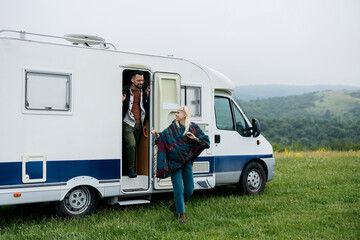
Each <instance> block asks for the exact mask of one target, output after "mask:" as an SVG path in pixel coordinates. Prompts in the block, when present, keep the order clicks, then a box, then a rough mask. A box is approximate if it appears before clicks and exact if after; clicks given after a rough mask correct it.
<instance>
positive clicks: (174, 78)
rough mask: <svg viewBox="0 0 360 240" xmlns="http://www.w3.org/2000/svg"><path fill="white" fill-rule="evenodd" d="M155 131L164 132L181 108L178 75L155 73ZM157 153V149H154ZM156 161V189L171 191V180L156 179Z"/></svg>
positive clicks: (154, 161)
mask: <svg viewBox="0 0 360 240" xmlns="http://www.w3.org/2000/svg"><path fill="white" fill-rule="evenodd" d="M153 79H154V87H153V88H154V95H153V96H154V115H153V117H154V118H153V119H154V129H156V130H157V131H158V132H162V131H163V130H164V129H165V128H167V127H168V126H169V125H170V124H171V123H172V121H173V120H174V119H175V113H176V111H177V109H178V108H179V107H180V82H181V78H180V75H179V74H176V73H159V72H157V73H154V78H153ZM154 152H155V149H154ZM156 160H157V156H156V155H155V156H154V159H153V166H154V167H153V169H154V171H153V175H154V188H155V189H171V188H172V184H171V179H170V177H169V178H165V179H159V178H156V167H157V166H156Z"/></svg>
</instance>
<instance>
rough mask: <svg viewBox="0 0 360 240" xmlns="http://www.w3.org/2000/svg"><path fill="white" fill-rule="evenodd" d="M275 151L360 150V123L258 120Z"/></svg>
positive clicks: (323, 120)
mask: <svg viewBox="0 0 360 240" xmlns="http://www.w3.org/2000/svg"><path fill="white" fill-rule="evenodd" d="M259 120H260V124H261V130H262V134H263V135H264V137H266V138H267V139H268V140H269V141H270V143H271V144H272V146H273V148H274V151H278V152H281V151H284V150H285V148H287V149H288V150H293V151H304V150H318V149H322V148H324V149H327V150H337V151H358V150H360V120H347V121H343V120H338V119H330V120H326V119H312V118H303V119H259Z"/></svg>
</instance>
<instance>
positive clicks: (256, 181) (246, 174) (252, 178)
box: [239, 162, 266, 195]
mask: <svg viewBox="0 0 360 240" xmlns="http://www.w3.org/2000/svg"><path fill="white" fill-rule="evenodd" d="M265 184H266V174H265V170H264V168H263V166H261V164H260V163H258V162H251V163H249V164H248V165H247V166H246V167H245V168H244V170H243V172H242V173H241V177H240V181H239V190H240V193H242V194H246V195H255V194H259V193H262V192H264V189H265Z"/></svg>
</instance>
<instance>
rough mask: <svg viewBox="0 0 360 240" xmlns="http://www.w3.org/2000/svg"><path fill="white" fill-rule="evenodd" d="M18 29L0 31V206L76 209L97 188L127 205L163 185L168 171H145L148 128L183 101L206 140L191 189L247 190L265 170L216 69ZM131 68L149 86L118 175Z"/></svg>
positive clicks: (269, 170) (150, 166) (267, 175)
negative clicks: (133, 171) (129, 166)
mask: <svg viewBox="0 0 360 240" xmlns="http://www.w3.org/2000/svg"><path fill="white" fill-rule="evenodd" d="M4 33H7V32H6V31H0V34H4ZM20 35H21V37H20V38H13V37H8V36H2V37H1V36H0V205H13V204H24V203H34V202H47V201H57V202H58V204H57V209H58V211H59V212H60V214H61V213H62V214H63V215H64V216H74V215H75V216H76V215H82V214H86V213H87V212H89V211H91V210H92V208H93V206H95V205H96V199H97V196H100V197H105V198H109V203H111V204H115V203H118V204H136V203H147V202H149V199H148V198H147V197H148V196H150V195H151V194H152V193H156V192H164V191H171V181H169V179H162V180H160V179H158V178H156V177H155V175H154V174H155V171H154V168H155V167H156V166H155V163H156V160H155V159H156V157H154V155H155V153H156V150H155V149H154V146H153V139H152V137H151V134H149V132H150V130H151V129H157V130H159V131H161V130H163V129H164V128H166V127H167V126H168V125H169V124H170V123H171V121H172V120H173V119H174V114H175V112H176V109H177V108H178V107H179V106H180V105H185V104H186V105H188V106H190V107H191V110H192V115H193V116H192V121H194V122H196V123H198V124H199V126H200V127H201V128H202V129H203V131H204V132H205V134H207V135H208V136H209V138H210V141H211V145H210V148H209V149H206V150H204V151H203V153H202V154H201V155H200V156H199V157H198V158H197V160H196V161H195V162H194V182H195V189H210V188H214V187H215V186H216V185H223V184H239V185H240V188H241V189H242V190H243V191H244V192H245V193H249V194H252V193H253V194H255V193H259V192H262V191H263V190H264V187H265V182H266V181H270V180H271V179H272V178H273V176H274V167H275V160H274V158H273V150H272V147H271V145H270V144H269V142H268V141H267V140H266V139H265V138H264V137H263V136H262V135H261V134H259V131H260V130H259V129H257V128H258V123H257V121H255V120H254V121H253V122H250V121H249V120H248V119H247V117H246V116H245V114H244V112H243V111H242V110H241V108H240V107H239V106H238V105H237V104H236V102H235V101H234V100H233V99H232V97H231V92H232V91H233V89H234V84H233V83H232V82H231V81H230V80H229V79H228V78H227V77H225V76H224V75H222V74H220V73H218V72H216V71H214V70H212V69H210V68H207V67H205V66H202V65H199V64H195V63H193V62H191V61H188V60H184V59H181V58H174V57H162V56H153V55H146V54H138V53H128V52H120V51H117V50H110V49H105V48H94V47H87V46H78V45H76V46H74V45H67V44H58V43H49V42H40V41H33V40H28V39H26V38H28V37H29V34H27V35H26V38H25V37H24V36H25V33H24V32H20ZM44 36H45V35H44ZM46 37H48V36H46ZM71 40H73V41H76V39H75V40H74V39H71ZM89 41H91V40H89ZM79 42H80V43H81V41H80V40H79ZM99 43H100V45H102V46H105V45H106V44H105V43H104V42H103V41H100V42H99ZM107 45H109V44H107ZM132 70H141V71H143V72H144V77H145V84H147V85H150V86H151V94H150V106H149V109H147V111H148V113H149V114H148V120H147V121H146V124H145V125H144V129H143V136H142V138H143V139H142V140H141V141H142V143H140V145H141V146H140V147H139V148H140V149H138V152H137V162H136V166H137V174H138V177H137V178H134V179H130V178H128V177H127V176H126V174H125V175H124V174H122V170H123V162H122V159H123V146H122V142H123V140H122V89H123V87H124V85H125V84H126V83H129V73H130V72H131V71H132ZM80 196H81V197H80ZM130 198H131V200H129V199H130Z"/></svg>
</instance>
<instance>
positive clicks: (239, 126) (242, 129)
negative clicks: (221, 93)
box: [232, 103, 247, 137]
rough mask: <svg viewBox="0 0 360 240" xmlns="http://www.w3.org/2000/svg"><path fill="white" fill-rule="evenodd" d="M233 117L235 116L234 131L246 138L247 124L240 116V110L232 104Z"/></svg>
mask: <svg viewBox="0 0 360 240" xmlns="http://www.w3.org/2000/svg"><path fill="white" fill-rule="evenodd" d="M232 106H233V110H234V115H235V124H236V131H237V132H238V133H240V135H241V136H244V137H246V136H247V130H246V128H247V124H246V121H245V119H244V117H243V115H242V114H241V112H240V110H239V109H238V108H237V107H236V105H235V104H234V103H232Z"/></svg>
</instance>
